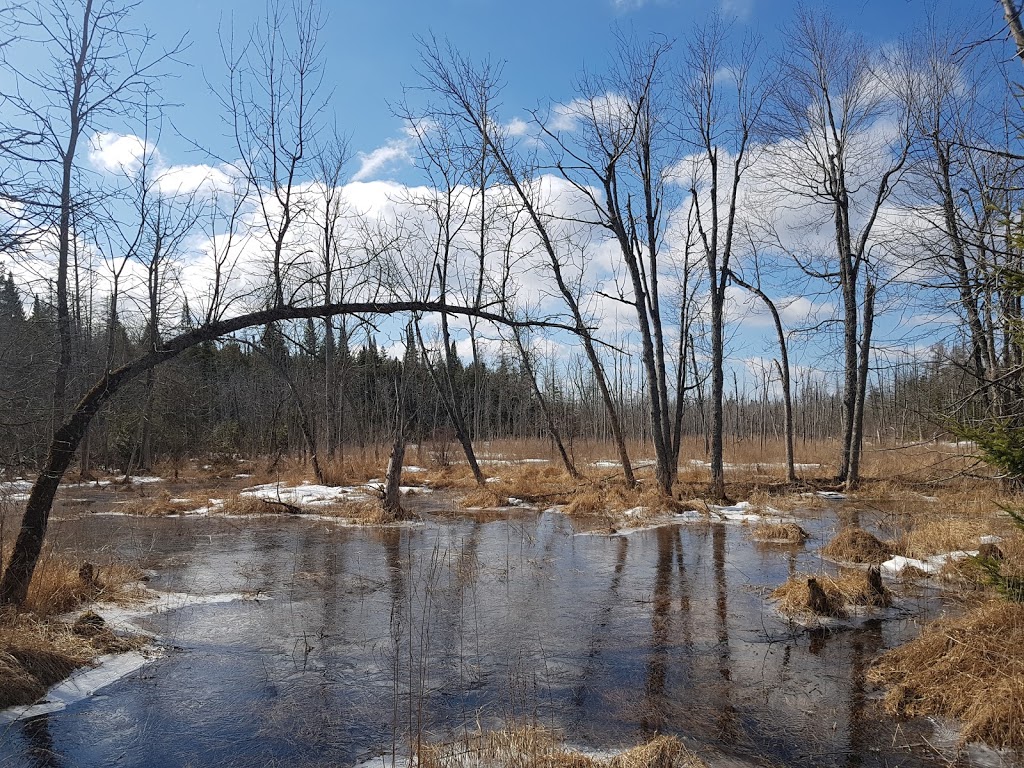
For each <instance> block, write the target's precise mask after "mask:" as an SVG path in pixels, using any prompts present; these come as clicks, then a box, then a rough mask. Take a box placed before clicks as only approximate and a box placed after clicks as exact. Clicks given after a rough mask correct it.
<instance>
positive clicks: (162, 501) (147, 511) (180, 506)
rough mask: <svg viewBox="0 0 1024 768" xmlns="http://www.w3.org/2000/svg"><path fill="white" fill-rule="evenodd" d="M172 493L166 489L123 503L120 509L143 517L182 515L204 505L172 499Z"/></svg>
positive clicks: (128, 513) (190, 500)
mask: <svg viewBox="0 0 1024 768" xmlns="http://www.w3.org/2000/svg"><path fill="white" fill-rule="evenodd" d="M171 498H172V497H171V494H170V493H169V492H168V491H166V490H164V491H161V492H160V493H159V494H158V495H156V496H148V497H140V498H138V499H133V500H132V501H129V502H126V503H124V504H121V505H120V506H119V507H118V510H119V511H121V512H124V513H125V514H127V515H139V516H141V517H168V516H169V515H180V514H181V513H182V512H188V511H189V510H190V509H195V508H196V507H198V506H202V505H201V504H200V503H197V502H195V501H193V500H192V499H189V500H187V501H171Z"/></svg>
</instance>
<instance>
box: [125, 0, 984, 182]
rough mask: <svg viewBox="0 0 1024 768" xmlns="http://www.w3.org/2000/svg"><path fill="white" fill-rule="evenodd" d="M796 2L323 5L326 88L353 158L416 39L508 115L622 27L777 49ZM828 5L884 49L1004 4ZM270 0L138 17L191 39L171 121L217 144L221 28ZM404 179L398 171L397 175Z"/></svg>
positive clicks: (596, 53) (401, 76)
mask: <svg viewBox="0 0 1024 768" xmlns="http://www.w3.org/2000/svg"><path fill="white" fill-rule="evenodd" d="M797 4H798V3H797V2H796V0H516V1H515V2H508V0H422V1H421V2H411V1H409V0H376V1H370V2H366V1H364V0H359V1H358V2H357V1H356V0H323V3H322V5H323V8H324V9H326V10H327V12H328V22H327V28H326V29H325V30H324V34H323V40H324V43H325V58H326V78H325V79H326V86H327V87H328V88H330V89H331V90H333V93H334V98H333V100H332V104H331V109H332V111H333V114H334V116H335V119H336V120H337V124H338V126H339V127H340V129H341V130H342V132H344V133H345V134H347V135H349V136H350V137H351V140H352V149H353V150H354V151H355V152H362V153H369V152H372V151H373V150H374V149H375V148H377V147H379V146H382V145H384V144H385V143H386V142H387V141H388V140H389V139H393V138H395V137H397V136H399V135H401V124H400V122H399V121H398V120H397V119H396V118H394V117H393V116H392V113H391V110H390V109H389V106H388V104H389V102H395V101H397V100H399V99H400V98H401V96H402V87H403V85H406V86H408V85H413V84H415V82H416V74H415V67H416V60H417V48H416V42H415V39H416V36H417V35H424V34H427V33H429V32H433V33H434V34H435V35H437V36H438V37H447V38H448V39H450V40H451V42H452V43H453V44H455V45H456V46H457V47H458V48H459V49H460V50H462V51H463V52H464V53H467V54H469V55H471V56H473V57H483V56H491V57H492V58H493V59H495V60H497V61H502V62H505V79H506V81H507V87H506V89H505V94H504V111H505V115H506V119H508V118H510V117H512V116H514V115H517V114H518V115H521V116H524V117H525V116H526V112H525V110H527V109H530V108H532V107H536V106H538V105H542V104H545V103H547V102H548V101H549V100H554V101H567V100H568V99H569V98H571V95H572V82H573V77H574V76H575V75H576V74H577V73H578V72H580V71H581V69H582V68H583V67H585V66H586V67H590V68H594V69H599V68H600V67H601V66H602V64H603V63H604V61H605V56H606V54H605V51H606V50H607V49H608V45H609V42H610V41H611V39H612V35H613V34H614V30H615V29H616V27H618V28H621V29H625V30H635V31H636V32H637V33H638V34H640V35H646V34H647V33H648V32H658V33H661V34H664V35H666V36H668V37H670V38H674V37H684V36H685V35H686V32H687V30H688V29H689V27H690V26H691V25H692V24H694V23H699V22H701V21H702V20H704V19H705V18H707V16H708V14H709V13H711V12H714V11H719V12H721V13H723V14H724V15H725V16H728V17H733V18H735V19H736V24H737V25H738V26H739V27H740V28H742V29H749V30H751V31H753V32H756V33H757V34H759V35H761V36H762V37H763V38H764V41H765V45H766V46H767V47H768V48H769V49H773V48H774V47H775V46H777V45H778V41H779V38H780V28H781V27H782V26H783V25H784V24H785V23H786V21H787V20H788V19H790V18H791V17H792V14H793V11H794V9H795V8H796V7H797ZM808 5H809V6H810V7H812V8H813V7H823V8H827V9H828V11H829V12H830V13H832V14H833V15H834V17H835V18H836V19H838V20H841V21H843V22H844V23H845V24H846V25H847V26H849V27H850V28H851V29H853V30H856V31H858V32H860V33H861V34H863V35H864V36H865V37H866V38H867V39H868V40H870V41H871V42H873V43H875V44H878V45H884V44H885V43H886V42H889V41H892V40H894V39H896V38H898V37H899V36H900V35H901V34H904V33H907V32H909V31H911V30H912V29H914V27H915V26H918V25H920V24H921V23H923V21H924V20H925V19H926V17H927V15H928V14H929V13H932V14H934V16H935V17H936V20H937V21H938V22H939V24H940V25H941V26H945V24H946V23H947V22H949V23H951V24H952V25H954V26H956V27H962V26H964V25H967V26H968V27H973V26H976V27H977V29H978V36H979V37H981V36H983V35H984V34H987V33H989V32H990V31H991V30H992V29H993V28H994V27H995V25H997V24H999V23H1000V22H1001V16H1000V13H999V5H998V3H996V2H994V0H990V1H989V2H979V0H969V1H968V0H849V1H848V2H828V3H818V4H815V3H809V4H808ZM263 8H264V4H263V3H262V2H261V1H260V0H182V1H181V2H163V1H159V2H158V1H156V0H143V2H142V3H141V4H140V6H139V8H138V11H137V13H136V18H137V20H138V21H139V22H140V23H141V24H145V25H147V26H148V27H149V28H150V29H151V30H152V31H153V32H155V33H156V35H157V39H158V41H162V42H164V43H167V42H169V41H173V40H175V39H176V38H177V37H179V36H181V35H185V36H186V37H187V39H188V40H189V41H190V43H191V45H190V48H189V50H188V51H187V53H186V55H185V59H186V60H187V61H188V63H189V66H188V67H186V68H179V70H178V77H177V78H176V79H175V80H174V81H172V82H168V83H166V85H165V87H164V91H165V93H166V96H167V98H168V100H170V101H172V102H179V103H181V104H183V105H184V106H183V107H181V108H177V109H174V110H173V111H172V113H171V115H172V117H173V121H174V124H175V125H176V126H178V127H179V128H180V130H181V131H182V132H183V133H184V134H186V135H187V136H188V137H189V138H190V139H193V140H195V141H198V142H199V143H201V144H203V145H209V146H212V147H214V148H217V147H218V146H219V145H222V142H223V141H224V139H223V136H222V134H223V128H222V126H221V125H220V124H219V122H218V120H217V117H216V116H217V109H216V105H215V103H214V101H213V99H212V98H211V97H210V96H209V94H208V93H207V87H206V84H205V83H204V78H205V79H206V80H209V81H210V82H212V83H214V84H217V85H220V84H221V83H222V82H223V79H224V72H223V66H222V62H221V55H220V52H219V49H218V40H217V28H218V25H221V26H222V27H227V26H229V25H231V24H232V23H234V25H235V26H236V28H239V29H244V28H246V27H248V25H250V24H251V23H252V22H253V21H254V20H255V19H256V18H257V17H258V16H259V15H260V14H261V13H262V11H263ZM161 146H162V148H163V149H164V151H166V152H168V153H169V154H170V155H172V156H175V155H177V156H176V157H174V158H173V159H174V160H175V161H177V162H182V161H187V158H186V157H183V156H181V155H179V152H184V151H185V147H186V145H185V144H184V143H183V142H181V141H180V140H178V139H176V138H175V137H173V136H171V135H168V134H165V135H164V136H163V138H162V140H161ZM393 170H394V171H398V169H393Z"/></svg>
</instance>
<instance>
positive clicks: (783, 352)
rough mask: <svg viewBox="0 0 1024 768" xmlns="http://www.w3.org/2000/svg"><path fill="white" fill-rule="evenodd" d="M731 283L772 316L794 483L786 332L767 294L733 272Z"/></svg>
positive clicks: (788, 462) (789, 474) (788, 461)
mask: <svg viewBox="0 0 1024 768" xmlns="http://www.w3.org/2000/svg"><path fill="white" fill-rule="evenodd" d="M730 277H732V279H733V282H735V283H736V284H737V285H739V286H740V287H742V288H744V289H746V290H748V291H750V292H751V293H753V294H755V295H756V296H757V297H758V298H759V299H761V301H763V302H764V305H765V306H766V307H768V312H769V313H770V314H771V316H772V323H774V325H775V335H776V338H777V339H778V342H779V360H777V361H776V365H777V366H778V369H779V379H780V380H781V381H782V403H783V409H784V411H785V417H786V481H787V482H790V483H795V482H796V481H797V477H796V464H795V461H794V458H793V453H794V447H793V443H794V433H795V427H794V425H793V394H792V391H791V390H792V386H791V381H790V369H789V345H788V344H787V343H786V331H785V329H784V328H783V327H782V317H781V316H780V315H779V310H778V308H777V307H776V306H775V302H774V301H772V300H771V299H770V298H768V294H766V293H765V292H764V291H762V290H761V289H760V288H758V287H757V286H754V285H752V284H750V283H747V282H746V281H744V280H742V279H741V278H739V277H737V275H736V274H735V273H734V272H730Z"/></svg>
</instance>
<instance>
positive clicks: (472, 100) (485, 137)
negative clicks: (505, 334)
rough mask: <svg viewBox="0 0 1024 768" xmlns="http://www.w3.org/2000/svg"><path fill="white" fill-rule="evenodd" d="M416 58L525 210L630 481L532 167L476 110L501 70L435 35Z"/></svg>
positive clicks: (621, 440) (597, 362) (587, 327)
mask: <svg viewBox="0 0 1024 768" xmlns="http://www.w3.org/2000/svg"><path fill="white" fill-rule="evenodd" d="M421 59H422V62H423V66H422V71H421V76H422V77H423V79H424V81H425V82H426V85H427V87H428V88H429V89H430V90H432V91H433V92H434V93H436V94H437V95H438V96H439V97H441V98H442V99H443V100H444V101H445V104H446V105H447V106H446V109H447V113H448V114H450V115H452V116H454V117H457V118H458V119H460V120H463V121H465V122H466V123H467V124H468V126H469V128H471V129H472V130H473V131H475V132H476V133H477V134H478V135H479V136H480V137H481V139H482V141H483V144H484V146H486V147H488V148H489V150H490V152H491V155H492V156H493V158H494V161H495V163H496V164H497V166H498V168H499V170H500V172H501V175H502V179H503V181H504V182H505V183H506V184H508V186H509V187H510V188H511V190H512V192H513V193H514V195H515V197H516V198H518V200H519V201H520V202H521V204H522V207H523V209H524V210H525V211H526V215H527V217H528V218H529V221H530V223H531V225H532V228H533V231H534V235H535V236H536V238H537V239H538V240H539V241H540V242H539V249H540V250H541V252H542V253H543V254H544V256H545V257H546V258H547V261H548V265H549V267H550V269H551V274H552V277H553V278H554V280H555V284H556V287H557V289H558V293H559V295H560V296H561V298H562V299H563V301H564V302H565V305H566V307H567V308H568V310H569V312H570V315H571V318H572V321H573V323H574V324H575V328H574V332H575V333H576V335H577V336H578V338H579V339H580V341H581V342H582V344H583V348H584V351H585V352H586V356H587V359H588V361H589V362H590V365H591V368H592V371H593V374H594V379H595V382H596V384H597V386H598V389H599V391H600V395H601V400H602V402H603V404H604V407H605V410H606V413H607V414H608V419H609V422H610V424H611V430H612V436H613V440H614V442H615V446H616V449H617V451H618V454H619V460H620V461H621V462H622V469H623V474H624V476H625V479H626V483H627V484H628V485H630V486H635V485H636V477H635V476H634V474H633V467H632V463H631V462H630V459H629V453H628V451H627V449H626V441H625V435H624V433H623V429H622V425H621V422H620V419H619V414H618V409H617V407H616V404H615V401H614V398H613V397H612V392H611V389H610V388H609V386H608V380H607V377H606V375H605V371H604V366H603V364H602V363H601V359H600V356H599V355H598V351H597V342H596V340H595V338H594V335H593V333H592V331H591V326H592V323H591V322H590V320H589V319H588V318H587V317H586V316H585V310H584V308H583V307H582V306H581V302H580V297H579V294H578V291H576V290H574V288H573V286H572V285H571V284H570V280H569V279H568V278H567V275H566V273H565V269H564V268H563V254H562V253H561V252H560V248H559V246H560V242H559V240H560V238H559V237H558V236H557V235H556V234H555V228H556V224H557V222H556V220H555V218H554V217H553V216H551V214H550V213H548V212H547V211H546V210H545V203H544V201H543V199H542V198H543V194H542V190H541V188H540V187H541V185H540V183H539V181H538V179H537V177H536V167H535V165H534V164H533V163H531V162H527V161H525V160H523V159H522V158H520V157H518V156H516V155H515V154H514V152H513V148H511V147H510V146H509V143H510V142H509V136H508V131H507V129H504V128H503V127H502V126H501V125H500V124H499V123H498V122H497V120H496V119H495V116H494V115H485V114H481V113H480V110H479V103H480V101H479V97H478V94H481V93H486V94H489V96H488V101H489V102H491V103H493V102H494V101H496V98H497V93H498V92H499V91H500V85H501V73H500V70H498V69H497V68H495V67H493V66H492V65H490V64H484V65H483V66H481V67H480V68H479V69H478V68H476V67H475V66H474V65H473V64H472V63H471V62H470V61H469V60H467V59H466V58H465V57H463V56H461V55H459V54H458V53H457V52H456V51H455V50H453V49H452V48H451V47H447V48H442V47H441V46H440V45H439V44H438V43H437V41H434V40H431V41H428V42H424V43H423V45H422V50H421Z"/></svg>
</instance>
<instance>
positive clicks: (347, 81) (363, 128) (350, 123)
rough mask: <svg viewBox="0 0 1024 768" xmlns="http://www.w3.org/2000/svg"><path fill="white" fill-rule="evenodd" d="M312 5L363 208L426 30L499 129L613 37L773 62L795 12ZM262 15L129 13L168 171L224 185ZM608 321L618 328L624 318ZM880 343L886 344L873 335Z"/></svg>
mask: <svg viewBox="0 0 1024 768" xmlns="http://www.w3.org/2000/svg"><path fill="white" fill-rule="evenodd" d="M804 5H805V7H807V8H809V9H810V10H823V11H825V12H827V13H829V14H831V16H832V17H833V19H834V20H836V21H839V22H842V23H843V24H844V25H845V26H846V27H848V28H849V29H850V30H852V31H854V32H856V33H859V34H861V35H863V36H864V38H865V39H866V40H867V42H868V43H869V44H870V45H871V46H873V47H876V48H885V47H886V46H889V45H892V44H893V43H895V42H896V41H897V40H898V39H899V38H900V37H901V36H902V35H907V34H911V33H912V32H913V30H914V29H915V28H919V27H920V26H921V25H923V24H924V23H925V22H926V20H927V19H928V18H929V17H931V18H932V19H933V20H934V22H935V23H936V25H937V26H938V27H940V28H954V29H957V30H960V31H964V32H966V34H967V36H968V38H969V39H978V40H980V39H984V38H987V37H989V36H991V35H992V34H993V33H1000V30H1001V28H1002V18H1001V12H1000V6H999V3H998V2H996V0H849V1H848V2H827V3H826V2H821V3H815V2H812V0H807V2H805V3H804ZM321 7H322V9H323V10H324V11H325V12H326V21H325V26H324V29H323V31H322V33H321V36H320V39H321V42H322V44H323V57H324V62H323V66H324V77H323V85H322V88H323V89H324V94H325V95H326V94H330V98H329V100H328V101H327V107H326V110H327V117H328V122H332V121H333V122H334V124H335V125H336V126H337V129H338V131H339V132H340V133H341V134H343V135H345V136H347V137H348V138H349V145H350V151H351V154H352V160H351V162H350V165H349V172H348V177H347V178H348V180H349V181H355V182H369V183H371V184H370V185H365V184H364V185H355V186H357V187H360V188H359V189H358V190H356V192H357V193H358V194H359V195H361V196H362V197H361V199H362V200H363V201H364V202H365V201H369V200H371V198H373V199H376V200H377V202H376V203H374V204H375V205H376V204H380V205H384V206H385V207H386V201H385V202H382V201H383V200H384V198H386V197H387V195H388V194H389V190H393V189H396V188H397V187H396V186H395V185H394V184H392V185H391V186H388V183H391V182H395V183H401V184H406V185H415V184H421V183H423V182H422V179H421V178H420V177H419V176H417V172H416V170H415V168H414V167H413V164H412V158H411V156H410V151H411V150H412V146H411V142H410V140H409V136H408V134H407V126H405V125H404V124H403V122H402V120H401V119H400V118H398V117H397V116H396V115H395V113H394V108H393V106H392V105H394V104H397V103H398V102H399V101H400V100H401V99H402V98H403V93H404V89H408V88H415V86H416V85H417V83H418V77H417V72H416V70H417V64H418V44H417V39H418V38H421V37H423V36H429V35H435V36H436V37H438V38H439V39H442V40H447V41H449V42H450V43H451V44H452V45H453V46H454V47H455V48H456V49H458V50H459V51H460V52H462V53H463V54H464V55H466V56H468V57H470V58H472V59H475V60H479V59H481V58H484V57H489V58H490V59H491V60H492V61H494V62H498V63H500V64H502V65H503V74H504V80H505V88H504V90H503V94H502V105H501V107H500V113H501V114H500V119H501V120H502V121H503V122H504V123H505V124H506V125H508V124H509V123H510V121H513V120H516V119H519V120H528V119H529V117H530V110H532V109H538V110H540V112H541V113H544V112H545V111H546V109H547V108H548V107H549V106H551V105H559V104H562V105H564V104H568V103H569V102H571V101H572V99H573V96H574V90H573V88H574V79H575V78H576V77H577V76H578V75H579V74H580V73H581V72H583V71H585V70H587V69H590V70H593V71H596V72H602V71H604V69H605V65H606V63H607V61H608V57H609V53H608V52H609V51H610V50H611V49H612V47H613V46H612V43H613V41H614V38H615V35H616V34H617V33H618V32H625V33H627V34H635V35H636V36H637V37H639V38H641V39H644V38H646V37H648V36H649V35H650V34H652V33H653V34H658V35H663V36H665V37H666V38H668V39H670V40H671V39H680V40H683V39H685V37H686V36H687V34H688V33H689V31H690V30H691V29H692V28H693V27H694V26H695V25H697V24H701V23H703V22H704V21H705V20H707V19H708V17H709V16H710V15H711V14H713V13H719V14H721V15H722V16H723V17H724V18H726V19H729V20H731V23H732V24H734V25H735V31H736V32H737V33H739V34H740V35H742V34H745V33H750V34H754V35H757V36H759V37H761V38H762V40H763V43H762V45H763V49H764V51H765V53H767V54H769V55H771V54H773V53H776V52H778V51H779V50H780V49H781V41H782V40H783V37H784V27H785V25H786V24H787V23H788V22H789V20H790V19H792V18H793V15H794V12H795V11H796V10H797V8H798V7H799V6H798V3H797V0H544V1H542V0H517V2H508V1H507V0H423V1H422V2H408V1H406V0H403V1H401V2H399V1H397V0H376V1H375V2H365V1H364V0H359V2H356V1H355V0H321ZM264 10H265V5H264V2H263V1H262V0H178V1H177V2H165V1H164V0H141V2H139V3H138V5H137V7H136V8H135V9H134V11H133V14H132V20H133V24H134V25H136V26H138V27H145V28H148V29H149V30H150V31H151V32H152V33H153V35H154V38H155V45H156V46H157V47H162V48H168V47H173V46H175V45H176V44H177V43H178V41H179V40H183V42H184V48H183V50H182V52H181V53H180V54H179V55H178V57H177V58H178V59H179V60H180V61H179V63H178V64H175V65H173V66H170V67H169V68H170V70H171V72H172V73H173V77H170V78H167V79H164V80H163V81H162V83H161V84H160V91H161V93H162V95H163V98H164V99H165V100H166V101H167V102H168V104H169V105H170V106H168V108H167V110H166V122H165V125H164V126H163V129H162V131H161V134H160V137H159V146H158V149H159V153H160V164H161V165H162V166H164V167H165V168H167V167H177V166H183V167H190V166H191V167H198V168H200V169H203V168H205V170H203V171H202V172H203V173H206V172H209V173H211V174H214V175H216V174H218V173H221V175H222V176H223V174H222V172H221V171H219V170H217V167H216V166H217V164H216V161H215V160H212V159H211V154H210V153H212V155H214V156H217V157H220V158H223V159H226V160H228V161H230V160H233V159H235V157H236V155H237V150H236V149H235V147H234V142H233V140H232V139H231V137H230V136H229V135H228V131H229V126H228V125H227V123H226V122H225V120H224V109H223V108H222V106H221V105H220V103H219V101H218V98H217V96H216V95H215V94H214V93H213V91H212V89H222V88H223V87H224V86H225V85H226V78H227V73H226V68H225V65H224V57H223V54H222V48H221V43H220V40H221V38H222V37H226V36H227V35H228V33H229V31H230V30H231V29H234V30H235V34H236V37H244V36H245V35H246V34H247V31H248V30H249V29H250V28H251V26H252V25H253V24H254V23H255V22H256V21H258V20H259V19H260V18H261V17H262V16H263V14H264ZM992 51H993V52H992V55H994V56H995V55H1000V53H1001V52H1004V51H1005V52H1007V55H1009V54H1010V53H1011V52H1012V48H1011V47H1010V46H1008V45H997V46H993V47H992ZM21 53H22V55H24V56H25V59H24V61H25V65H26V66H31V65H32V60H33V57H34V56H38V55H39V54H37V53H35V52H33V51H32V50H31V48H28V49H23V50H22V51H21ZM417 98H419V95H418V94H417V92H415V91H412V92H410V99H412V100H413V101H415V100H416V99H417ZM104 128H105V129H106V130H108V131H111V132H112V133H111V134H109V135H108V136H106V138H104V139H103V140H102V141H99V142H97V140H95V138H94V140H92V141H91V142H90V150H89V153H88V156H87V162H88V163H90V164H91V165H92V168H93V170H94V171H95V172H96V173H98V174H101V175H102V174H108V175H109V174H115V173H117V172H119V171H120V170H122V169H123V168H122V164H123V163H125V162H126V158H127V159H128V161H130V160H131V157H132V153H133V151H134V150H135V148H136V147H137V142H138V140H137V139H135V138H134V137H132V136H130V134H131V133H133V132H137V131H139V130H140V129H139V126H138V125H132V124H131V123H130V122H129V123H128V124H123V125H117V124H108V125H106V126H104ZM122 134H125V135H126V136H122ZM133 142H136V143H135V144H133ZM203 164H209V165H203ZM186 170H187V168H186ZM168 178H170V175H168ZM222 180H223V179H222ZM372 183H377V186H372ZM351 187H352V185H350V188H351ZM36 274H37V275H39V274H41V273H40V272H39V271H37V273H36ZM204 275H205V273H202V272H201V271H197V272H196V273H195V277H194V280H195V281H196V282H197V283H201V282H203V281H204V280H205V279H206V278H205V277H204ZM790 290H791V291H799V290H800V289H799V288H796V287H791V288H790ZM786 298H788V299H789V300H791V301H792V303H791V304H789V305H788V306H787V308H785V309H784V313H785V312H788V313H789V315H788V316H787V317H789V319H791V320H792V322H793V323H794V324H799V323H800V322H801V319H803V320H804V321H806V319H807V318H808V317H810V316H811V315H813V312H814V307H815V306H816V305H817V306H818V307H824V311H826V312H827V311H828V310H829V306H830V305H829V302H830V301H832V300H833V299H834V297H827V296H824V295H822V294H819V295H814V294H807V295H803V296H800V295H799V294H798V293H797V294H790V295H788V296H787V297H786ZM733 299H734V301H733V308H734V310H735V311H734V317H739V316H740V315H743V316H745V319H744V321H743V322H741V323H738V324H737V325H736V326H735V327H734V328H733V329H732V331H731V332H730V333H731V335H730V340H731V342H732V349H733V352H734V360H736V361H738V362H740V364H741V365H747V366H748V367H749V366H751V365H754V366H756V365H764V364H767V362H768V361H770V358H771V357H772V356H773V355H774V339H773V336H772V330H771V326H770V323H769V321H768V318H767V315H766V313H764V312H763V311H760V312H758V311H757V309H758V307H757V305H756V302H752V301H750V300H749V297H746V299H744V297H743V296H742V292H741V291H740V290H739V289H735V291H734V292H733ZM744 305H745V306H744ZM607 308H608V311H609V313H610V314H612V315H614V314H615V313H616V312H620V313H621V311H622V305H617V306H615V305H608V306H607ZM948 319H949V318H948V317H946V318H939V320H940V323H939V324H942V323H944V324H946V325H947V326H948ZM616 320H617V321H618V320H621V322H623V323H628V322H629V320H628V317H623V318H616ZM917 323H918V320H916V319H914V318H913V317H908V316H907V313H900V312H896V313H893V314H892V315H891V316H889V317H888V318H887V319H886V321H885V322H884V323H883V324H881V335H882V336H883V337H884V335H886V334H889V335H892V336H893V337H897V336H900V337H902V338H903V339H904V340H906V342H907V343H908V344H911V345H913V344H918V343H922V344H925V345H926V343H927V341H928V333H929V332H928V331H927V330H923V331H921V332H920V333H918V332H913V333H911V332H912V331H914V329H913V326H914V325H915V324H917ZM939 324H936V325H937V326H938V325H939ZM396 337H397V338H400V337H401V334H400V333H397V334H396ZM881 342H882V344H883V345H884V338H883V339H881ZM396 344H397V341H396ZM821 351H822V349H821V348H818V349H817V350H816V351H815V354H818V355H819V359H818V361H817V362H815V363H814V364H815V365H821V356H820V353H821ZM759 361H760V362H759ZM833 362H834V361H833ZM797 364H798V365H799V364H800V361H799V360H798V363H797Z"/></svg>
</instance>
